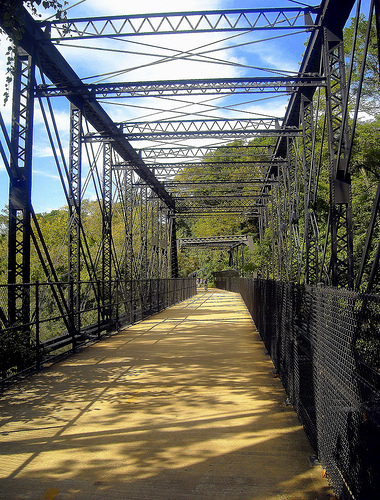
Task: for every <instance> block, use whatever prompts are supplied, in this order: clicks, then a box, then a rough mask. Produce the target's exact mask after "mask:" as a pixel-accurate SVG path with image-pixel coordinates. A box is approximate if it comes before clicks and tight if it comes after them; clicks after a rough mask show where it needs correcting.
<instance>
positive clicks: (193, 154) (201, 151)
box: [139, 144, 272, 161]
mask: <svg viewBox="0 0 380 500" xmlns="http://www.w3.org/2000/svg"><path fill="white" fill-rule="evenodd" d="M139 152H140V154H141V157H142V158H143V159H144V161H145V160H150V161H153V160H156V159H160V158H166V159H168V158H204V157H206V161H207V157H209V156H212V155H215V153H216V155H215V158H218V152H219V153H221V154H223V158H226V157H227V158H231V159H232V158H239V160H240V158H241V155H243V156H244V157H245V158H249V157H250V156H252V157H253V158H255V159H258V158H259V157H260V156H261V157H262V158H263V159H268V157H270V156H271V152H272V148H271V147H270V146H263V145H256V144H252V145H251V146H228V145H227V146H224V145H223V146H203V147H202V146H199V147H191V146H183V147H180V146H175V147H163V148H149V147H147V148H144V149H141V150H139Z"/></svg>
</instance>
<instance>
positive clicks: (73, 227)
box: [68, 105, 82, 336]
mask: <svg viewBox="0 0 380 500" xmlns="http://www.w3.org/2000/svg"><path fill="white" fill-rule="evenodd" d="M81 138H82V113H81V111H80V110H79V109H78V108H77V107H75V106H73V105H71V106H70V142H69V185H70V190H69V203H68V206H69V237H68V251H69V258H68V281H69V287H70V290H69V308H70V318H71V319H72V335H73V336H74V335H75V333H76V332H78V331H79V330H80V292H81V284H80V281H81V194H82V191H81V180H82V143H81Z"/></svg>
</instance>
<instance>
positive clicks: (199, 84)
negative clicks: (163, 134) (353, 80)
mask: <svg viewBox="0 0 380 500" xmlns="http://www.w3.org/2000/svg"><path fill="white" fill-rule="evenodd" d="M325 84H326V83H325V78H324V77H320V76H307V75H305V76H302V77H282V78H279V77H257V78H226V79H209V80H177V81H175V80H173V81H161V82H160V81H158V82H123V83H98V84H85V85H83V87H81V88H80V89H78V88H76V87H74V86H70V85H66V86H64V85H56V86H55V85H39V86H38V87H37V89H36V96H38V97H55V96H69V95H75V94H78V93H79V94H81V95H85V96H92V97H98V98H99V97H100V98H105V97H110V98H115V97H168V96H173V95H175V96H183V95H186V96H189V95H215V94H219V95H231V94H252V93H267V92H276V93H278V92H285V93H291V92H294V91H295V90H296V89H298V88H308V87H311V88H315V87H321V86H325Z"/></svg>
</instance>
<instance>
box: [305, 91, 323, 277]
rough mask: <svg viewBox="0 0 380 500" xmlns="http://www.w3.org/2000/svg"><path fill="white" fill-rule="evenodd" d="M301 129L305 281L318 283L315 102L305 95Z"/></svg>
mask: <svg viewBox="0 0 380 500" xmlns="http://www.w3.org/2000/svg"><path fill="white" fill-rule="evenodd" d="M300 119H301V128H302V139H303V148H302V153H303V155H302V156H303V178H304V203H305V230H304V238H305V250H306V262H305V266H306V267H305V281H306V283H317V282H318V277H319V265H318V262H319V247H318V244H319V238H318V226H317V218H316V207H315V201H316V187H317V173H316V164H315V154H314V145H315V137H314V121H313V101H312V100H311V99H309V98H308V97H306V96H305V95H303V96H302V98H301V113H300Z"/></svg>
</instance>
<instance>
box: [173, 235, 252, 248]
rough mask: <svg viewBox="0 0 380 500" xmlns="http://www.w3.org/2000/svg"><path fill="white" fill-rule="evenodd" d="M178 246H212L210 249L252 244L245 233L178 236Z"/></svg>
mask: <svg viewBox="0 0 380 500" xmlns="http://www.w3.org/2000/svg"><path fill="white" fill-rule="evenodd" d="M177 243H178V248H179V249H180V250H182V249H183V248H192V247H196V248H212V249H217V250H218V249H231V248H234V247H236V246H238V245H245V246H251V247H252V245H253V242H252V237H251V236H249V235H246V234H241V235H236V236H210V237H205V238H179V239H178V240H177Z"/></svg>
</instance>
